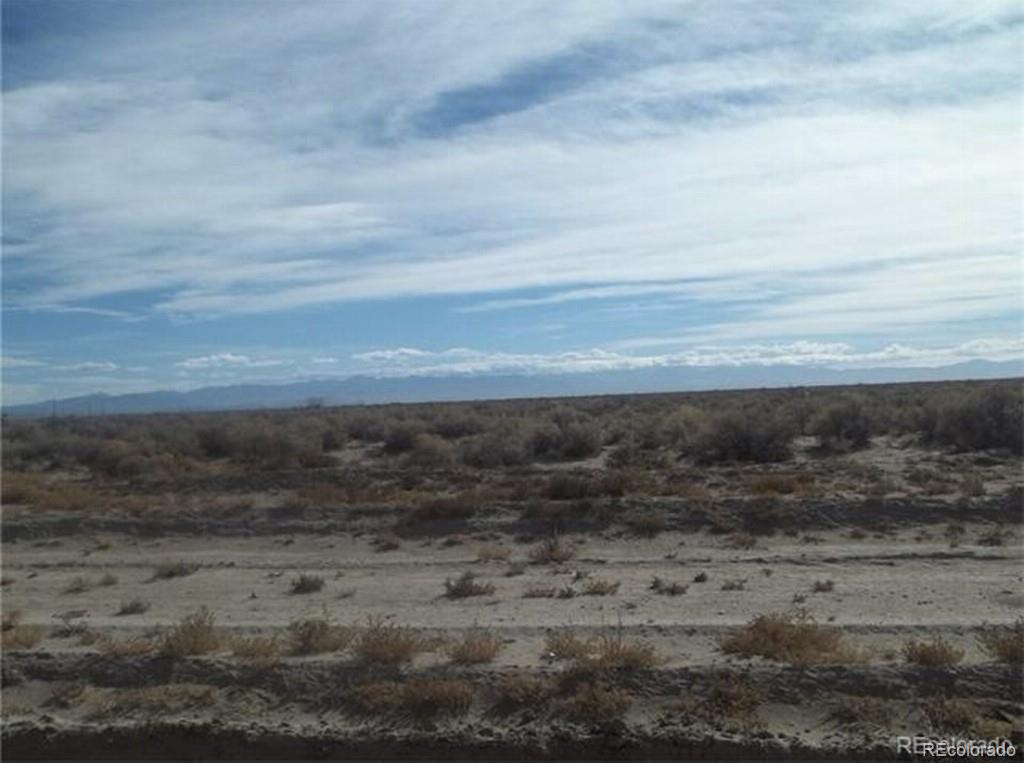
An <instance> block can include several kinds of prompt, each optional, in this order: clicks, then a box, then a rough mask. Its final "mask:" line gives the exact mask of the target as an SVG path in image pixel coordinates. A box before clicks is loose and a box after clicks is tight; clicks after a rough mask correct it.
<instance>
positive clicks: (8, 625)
mask: <svg viewBox="0 0 1024 763" xmlns="http://www.w3.org/2000/svg"><path fill="white" fill-rule="evenodd" d="M20 622H21V610H20V609H12V610H9V611H7V612H4V613H3V615H2V616H0V631H9V630H13V629H14V628H16V627H18V623H20Z"/></svg>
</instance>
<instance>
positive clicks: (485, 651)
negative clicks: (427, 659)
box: [445, 629, 504, 665]
mask: <svg viewBox="0 0 1024 763" xmlns="http://www.w3.org/2000/svg"><path fill="white" fill-rule="evenodd" d="M503 648H504V644H502V642H501V639H500V638H498V636H497V635H496V634H495V633H494V631H491V630H487V629H474V630H471V631H468V632H466V633H465V634H463V636H462V640H461V641H456V642H455V643H453V644H449V645H448V647H447V649H446V650H445V651H446V652H447V654H448V658H449V659H450V660H451V661H452V662H454V663H457V664H459V665H479V664H481V663H485V662H491V661H492V660H493V659H494V658H495V657H497V656H498V652H500V651H501V650H502V649H503Z"/></svg>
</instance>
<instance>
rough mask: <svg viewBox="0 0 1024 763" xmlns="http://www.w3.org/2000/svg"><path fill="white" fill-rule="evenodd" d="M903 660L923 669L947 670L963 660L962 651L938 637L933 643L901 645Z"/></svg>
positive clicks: (915, 642)
mask: <svg viewBox="0 0 1024 763" xmlns="http://www.w3.org/2000/svg"><path fill="white" fill-rule="evenodd" d="M903 658H904V659H905V660H906V661H907V662H908V663H910V664H911V665H920V666H921V667H923V668H949V667H952V666H953V665H956V664H957V663H959V662H960V661H961V660H962V659H963V658H964V650H963V649H958V648H957V647H955V646H953V645H952V644H950V643H949V642H948V641H946V640H945V639H944V638H942V637H939V638H936V639H935V640H934V641H931V642H927V641H914V640H912V641H908V642H907V643H906V644H904V645H903Z"/></svg>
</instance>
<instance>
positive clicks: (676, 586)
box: [647, 575, 690, 596]
mask: <svg viewBox="0 0 1024 763" xmlns="http://www.w3.org/2000/svg"><path fill="white" fill-rule="evenodd" d="M647 588H648V590H650V591H654V593H657V594H662V595H664V596H681V595H682V594H684V593H686V592H687V591H689V590H690V586H688V585H684V584H683V583H679V582H671V583H670V582H668V581H667V580H662V579H661V578H659V577H658V576H657V575H655V576H654V577H652V578H651V584H650V585H649V586H647Z"/></svg>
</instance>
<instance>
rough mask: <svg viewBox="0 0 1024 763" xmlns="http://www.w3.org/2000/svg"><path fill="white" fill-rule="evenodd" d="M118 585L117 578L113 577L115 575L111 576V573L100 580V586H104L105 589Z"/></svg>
mask: <svg viewBox="0 0 1024 763" xmlns="http://www.w3.org/2000/svg"><path fill="white" fill-rule="evenodd" d="M117 583H118V580H117V576H116V575H113V574H111V573H109V572H108V573H106V574H104V575H103V577H101V578H100V582H99V584H100V585H101V586H104V587H106V586H112V585H117Z"/></svg>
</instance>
